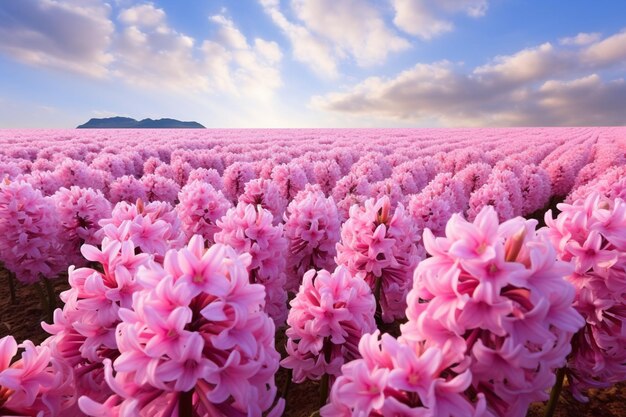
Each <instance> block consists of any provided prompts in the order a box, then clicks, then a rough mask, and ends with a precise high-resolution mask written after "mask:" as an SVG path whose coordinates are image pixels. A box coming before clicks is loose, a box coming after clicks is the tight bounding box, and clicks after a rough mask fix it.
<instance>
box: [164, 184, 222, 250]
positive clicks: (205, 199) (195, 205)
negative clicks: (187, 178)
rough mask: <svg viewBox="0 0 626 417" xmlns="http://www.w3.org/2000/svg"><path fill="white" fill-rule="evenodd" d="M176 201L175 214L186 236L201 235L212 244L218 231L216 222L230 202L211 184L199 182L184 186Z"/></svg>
mask: <svg viewBox="0 0 626 417" xmlns="http://www.w3.org/2000/svg"><path fill="white" fill-rule="evenodd" d="M178 199H179V200H180V203H179V204H178V206H176V212H177V214H178V217H179V219H180V221H181V223H182V227H183V230H184V231H185V234H186V236H187V237H189V238H190V237H191V236H193V235H196V234H197V235H202V237H203V238H204V239H206V240H208V242H209V243H214V242H215V240H214V238H213V236H214V235H215V233H217V232H218V231H219V230H220V229H219V227H217V221H218V220H219V219H221V218H222V217H223V216H224V215H225V214H226V212H227V211H228V209H229V208H230V207H231V203H230V201H228V199H227V198H226V197H224V194H222V192H221V191H217V190H216V189H215V188H214V187H213V186H211V184H209V183H206V182H203V181H199V180H196V181H192V182H191V183H189V184H187V185H185V186H184V187H183V189H182V190H181V191H180V193H179V194H178Z"/></svg>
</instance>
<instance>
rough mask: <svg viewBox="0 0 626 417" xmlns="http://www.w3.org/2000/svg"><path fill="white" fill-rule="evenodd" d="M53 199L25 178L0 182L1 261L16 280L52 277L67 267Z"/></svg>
mask: <svg viewBox="0 0 626 417" xmlns="http://www.w3.org/2000/svg"><path fill="white" fill-rule="evenodd" d="M61 238H62V236H61V221H60V219H59V216H58V214H57V212H56V210H55V207H54V201H53V200H52V199H50V198H46V197H44V196H43V195H42V194H41V192H40V191H39V190H37V189H34V188H33V187H32V186H31V185H30V184H29V183H27V182H24V181H13V182H10V181H8V180H5V181H4V182H2V183H0V261H2V262H3V263H4V265H5V266H6V268H8V269H9V270H10V271H12V272H13V273H15V275H16V277H17V279H18V280H20V281H22V282H24V283H33V282H36V281H38V280H39V279H40V278H41V277H45V278H54V277H55V276H56V275H57V274H58V273H60V272H61V270H62V269H64V268H65V267H66V265H65V260H64V259H63V254H62V243H61V241H60V239H61Z"/></svg>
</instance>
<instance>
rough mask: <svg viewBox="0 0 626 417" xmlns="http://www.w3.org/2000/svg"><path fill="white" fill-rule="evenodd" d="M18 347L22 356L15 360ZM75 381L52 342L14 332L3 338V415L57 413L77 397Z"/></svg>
mask: <svg viewBox="0 0 626 417" xmlns="http://www.w3.org/2000/svg"><path fill="white" fill-rule="evenodd" d="M18 348H20V349H24V350H23V352H22V353H21V357H20V358H19V359H17V360H15V361H14V362H12V361H13V360H14V358H15V356H16V355H17V352H18ZM73 385H74V381H73V380H72V374H71V372H69V370H68V368H67V366H66V365H65V363H64V362H63V361H58V360H56V359H55V358H54V357H53V356H52V349H51V348H50V347H48V346H35V345H33V343H32V342H31V341H29V340H26V341H25V342H24V343H22V344H20V345H19V346H18V344H17V343H16V342H15V339H14V338H13V337H12V336H6V337H3V338H2V339H0V415H2V416H37V417H56V416H59V415H61V414H60V413H61V411H62V410H64V409H66V408H68V407H69V406H70V405H71V404H72V403H73V402H74V401H75V398H74V391H73V389H74V387H73Z"/></svg>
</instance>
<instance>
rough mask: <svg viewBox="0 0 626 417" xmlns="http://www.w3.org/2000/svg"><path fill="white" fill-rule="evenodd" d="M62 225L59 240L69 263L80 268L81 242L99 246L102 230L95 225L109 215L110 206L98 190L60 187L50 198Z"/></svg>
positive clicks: (81, 261) (81, 258)
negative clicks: (60, 239) (65, 251)
mask: <svg viewBox="0 0 626 417" xmlns="http://www.w3.org/2000/svg"><path fill="white" fill-rule="evenodd" d="M52 198H53V201H54V204H55V206H56V211H57V214H58V216H59V221H60V222H61V233H62V234H61V238H62V240H63V242H62V243H63V244H64V247H65V248H66V250H67V251H68V252H67V253H66V254H65V255H66V256H68V258H69V261H70V262H69V263H71V264H74V265H82V264H83V263H84V258H83V257H82V256H81V255H80V247H81V246H82V245H83V243H87V244H90V245H96V244H99V243H100V241H101V240H102V236H103V234H102V231H101V229H100V226H99V224H98V222H99V221H100V220H102V219H104V218H108V217H110V216H111V203H109V200H107V199H106V198H105V197H104V195H103V194H102V193H101V192H100V191H94V190H93V189H90V188H80V187H77V186H73V187H70V188H61V189H60V190H59V191H57V192H56V193H55V194H54V196H53V197H52Z"/></svg>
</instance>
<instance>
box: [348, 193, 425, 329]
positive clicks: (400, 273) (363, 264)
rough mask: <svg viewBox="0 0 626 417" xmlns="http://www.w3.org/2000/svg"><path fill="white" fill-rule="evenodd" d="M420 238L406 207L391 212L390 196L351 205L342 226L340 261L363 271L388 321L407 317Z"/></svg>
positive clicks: (399, 206)
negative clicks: (407, 301)
mask: <svg viewBox="0 0 626 417" xmlns="http://www.w3.org/2000/svg"><path fill="white" fill-rule="evenodd" d="M418 241H419V235H418V233H417V230H416V228H415V226H414V225H413V222H412V221H411V218H410V217H409V216H408V214H407V213H406V212H405V211H404V207H403V206H402V205H401V204H400V205H398V207H397V208H396V209H395V210H394V211H393V213H392V212H391V203H390V201H389V198H388V197H383V198H381V199H379V200H374V199H369V200H367V201H366V202H365V205H364V206H363V207H362V206H357V205H354V206H352V207H351V208H350V217H349V218H348V220H347V221H346V222H345V223H344V224H343V225H342V227H341V242H340V243H339V244H338V245H337V264H338V265H343V266H345V267H347V268H348V270H349V271H350V272H351V273H352V274H353V275H356V274H357V273H359V272H363V273H364V277H365V280H366V281H367V283H368V284H369V285H370V287H371V288H372V292H373V293H374V295H375V297H376V301H377V303H379V305H380V307H381V313H382V319H383V320H384V321H385V322H392V321H394V320H395V319H400V318H403V317H404V309H405V308H406V294H407V292H408V290H409V288H410V286H411V277H412V274H413V270H414V269H415V266H416V265H417V263H418V262H419V260H420V259H421V255H420V252H419V251H418V248H417V242H418Z"/></svg>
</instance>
